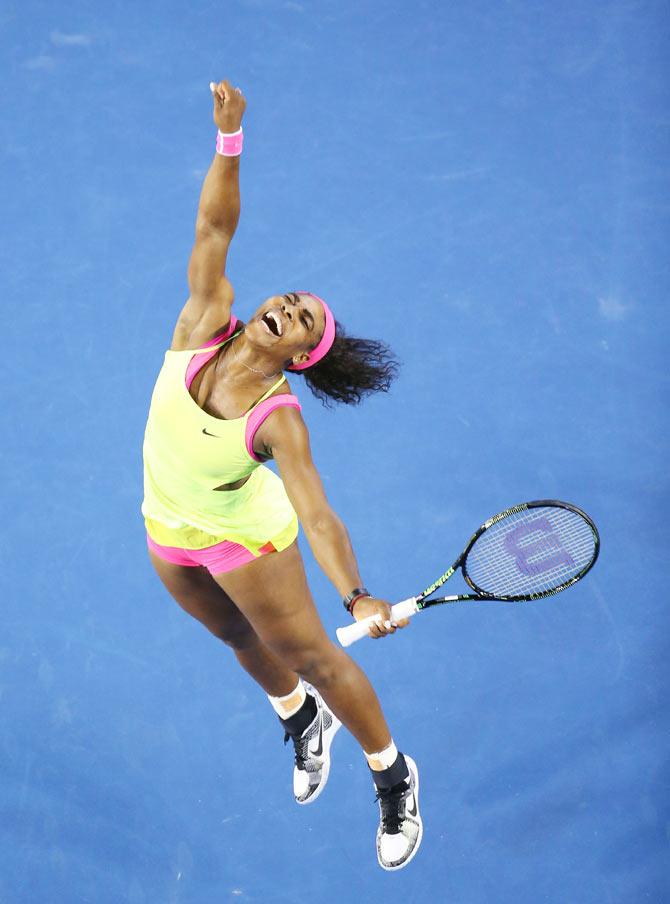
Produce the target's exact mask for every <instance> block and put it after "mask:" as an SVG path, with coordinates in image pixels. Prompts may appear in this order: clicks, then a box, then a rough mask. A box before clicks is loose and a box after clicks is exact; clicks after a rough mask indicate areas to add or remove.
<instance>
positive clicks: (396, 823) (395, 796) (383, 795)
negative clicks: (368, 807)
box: [375, 782, 409, 835]
mask: <svg viewBox="0 0 670 904" xmlns="http://www.w3.org/2000/svg"><path fill="white" fill-rule="evenodd" d="M408 794H409V785H408V783H407V782H401V783H400V784H399V785H394V786H393V788H388V789H386V788H384V789H382V788H378V789H377V796H376V797H375V800H378V801H379V805H380V807H381V820H382V831H383V832H384V834H386V835H398V834H399V832H400V826H401V823H402V822H403V820H404V818H405V800H406V798H407V795H408Z"/></svg>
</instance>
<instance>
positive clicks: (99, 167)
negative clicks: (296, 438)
mask: <svg viewBox="0 0 670 904" xmlns="http://www.w3.org/2000/svg"><path fill="white" fill-rule="evenodd" d="M667 38H668V15H667V6H666V5H665V4H662V3H660V2H621V3H617V2H605V3H593V2H587V3H584V2H575V0H569V2H566V3H561V4H558V5H555V4H549V3H536V2H525V3H524V2H519V0H511V2H506V3H485V2H473V3H468V4H456V3H446V4H445V3H438V2H416V3H401V2H384V3H382V2H360V3H354V2H352V0H342V2H339V3H330V2H323V3H315V2H308V0H301V2H292V0H291V2H289V0H287V2H281V0H265V2H263V0H246V2H242V0H236V2H229V3H226V4H214V3H206V2H203V3H199V2H195V3H191V4H182V3H176V2H162V3H158V2H155V0H153V2H143V3H140V4H135V3H131V2H129V0H119V2H116V3H113V4H90V3H85V2H82V0H73V2H71V3H68V4H64V3H46V2H38V0H27V2H22V3H19V2H18V0H7V2H6V3H5V4H4V5H3V7H2V10H1V11H0V51H1V53H0V58H1V59H2V64H1V65H2V72H3V104H2V114H1V118H0V129H1V132H0V134H1V137H2V142H1V144H0V155H1V157H2V166H1V168H0V171H1V173H2V176H1V178H2V200H3V220H4V225H5V231H4V233H5V234H4V239H3V242H2V243H1V244H0V261H1V263H2V266H1V268H0V274H1V275H0V279H1V280H2V297H3V303H4V318H3V333H4V342H3V348H4V355H3V371H4V379H3V381H2V396H3V404H2V407H1V409H0V418H1V423H2V436H3V443H2V463H3V477H4V479H3V518H2V553H3V556H2V561H3V567H2V571H1V572H0V582H1V584H0V593H1V598H2V601H3V606H2V608H3V627H2V634H1V636H0V713H1V720H0V764H1V765H0V770H1V774H2V780H1V784H0V805H1V814H2V815H1V819H0V901H1V902H2V904H28V902H30V904H36V902H37V904H51V902H63V904H84V902H91V904H122V902H124V904H125V902H128V904H210V902H215V901H216V902H219V901H241V902H245V901H248V902H262V904H293V902H315V904H330V902H342V901H346V902H349V901H360V902H366V904H368V902H370V904H381V902H384V904H400V902H403V904H424V902H440V904H442V902H444V904H447V902H448V904H452V902H453V904H539V902H542V904H643V902H650V904H661V902H665V901H668V900H670V882H669V880H668V872H667V862H668V861H667V858H668V826H669V825H670V813H669V806H668V777H669V776H668V758H667V755H668V747H669V744H668V737H669V728H670V724H669V723H670V719H669V718H668V708H667V661H668V626H669V619H668V616H667V605H668V591H667V584H668V582H667V563H668V555H667V543H668V532H667V526H666V524H667V521H666V516H665V512H666V510H667V501H668V494H667V486H668V478H667V473H668V464H667V463H668V434H669V429H668V416H667V401H668V392H667V390H668V367H667V349H668V313H667V305H668V295H669V291H670V279H669V272H668V270H669V267H668V260H669V257H668V251H667V249H668V200H667V199H668V189H669V185H668V182H669V178H668V176H669V166H668V150H669V142H668V122H669V120H668V110H669V105H668V63H667ZM219 78H230V79H231V80H232V81H233V83H234V84H239V85H241V86H242V87H243V89H244V91H245V94H246V97H247V100H248V107H247V114H246V117H245V134H246V146H245V152H244V158H243V161H242V204H243V210H242V219H241V223H240V228H239V230H238V233H237V236H236V237H235V240H234V244H233V247H232V249H231V253H230V258H229V273H230V278H231V280H232V282H233V283H234V285H235V288H236V294H237V301H236V312H237V315H238V316H240V317H242V318H243V319H244V317H245V316H246V315H248V314H250V313H251V312H252V311H253V310H254V309H255V308H256V306H257V305H258V303H259V302H260V301H262V300H263V299H264V298H266V297H267V296H268V295H270V294H273V293H274V292H276V291H280V292H282V291H287V290H290V289H294V288H304V289H311V290H313V291H314V292H317V293H318V294H320V295H323V297H324V298H326V299H327V300H328V301H329V302H330V303H331V305H332V307H333V309H334V311H335V312H336V314H337V316H338V318H339V319H341V320H342V321H343V322H344V323H345V324H346V325H347V327H348V328H349V330H350V332H352V333H354V334H356V333H358V334H360V335H363V336H371V337H376V338H383V339H385V340H386V341H388V342H389V343H390V344H391V346H392V347H393V348H394V349H395V351H396V352H397V354H398V356H399V357H400V358H401V359H402V362H403V369H402V372H401V375H400V377H399V379H398V381H397V383H396V384H395V385H394V387H393V390H392V392H391V393H390V394H389V395H388V396H382V397H377V398H374V399H371V400H369V401H368V402H367V403H365V404H363V405H362V406H361V408H360V409H347V408H346V407H342V408H339V409H336V410H334V411H332V412H328V411H326V410H324V409H323V408H322V407H321V406H320V405H319V403H318V402H316V401H315V400H313V399H312V398H311V397H310V396H309V394H308V392H307V390H306V388H305V387H304V386H303V384H302V383H301V381H300V379H299V378H295V379H293V381H292V385H293V386H294V389H295V390H296V391H297V392H298V394H299V395H300V397H301V400H302V402H303V411H304V414H305V417H306V419H307V422H308V424H309V426H310V430H311V435H312V443H313V451H314V455H315V459H316V462H317V465H318V466H319V468H320V470H321V473H322V475H323V478H324V481H325V484H326V487H327V491H328V495H329V498H330V500H331V502H332V504H333V507H334V508H335V509H336V511H338V513H339V514H340V515H341V516H342V518H343V520H344V521H345V523H346V524H347V526H348V528H349V531H350V533H351V536H352V539H353V541H354V546H355V549H356V551H357V554H358V558H359V561H360V563H361V570H362V573H363V575H364V580H365V582H366V584H367V585H368V586H369V587H370V588H371V589H374V591H375V592H376V593H378V594H379V595H385V596H386V597H387V598H389V599H391V600H397V599H402V598H404V597H406V596H408V595H410V594H412V593H416V592H418V591H419V590H421V589H422V588H423V586H425V584H426V583H427V582H429V581H431V580H432V579H433V578H434V577H435V576H437V575H438V574H440V573H441V572H442V571H443V570H444V569H445V568H446V567H447V566H448V565H449V564H450V563H451V560H452V559H453V557H454V556H455V555H456V554H457V553H458V552H460V550H461V548H462V546H463V544H464V543H465V541H466V540H467V538H468V537H469V536H470V534H471V533H472V532H473V531H474V529H475V528H476V527H477V526H478V525H479V524H480V523H481V522H482V521H484V520H485V519H486V518H488V517H489V516H490V515H493V514H494V513H495V512H497V511H500V510H501V509H503V508H506V507H507V506H510V505H513V504H515V503H518V502H521V501H524V500H526V499H537V498H559V499H566V500H568V501H571V502H575V503H576V504H578V505H580V506H582V507H583V508H584V509H585V510H586V511H587V512H589V514H590V515H591V516H592V517H593V518H594V520H595V521H596V523H597V524H598V526H599V528H600V532H601V537H602V544H603V546H602V554H601V558H600V561H599V562H598V564H597V566H596V568H595V569H594V571H593V572H592V573H591V574H590V575H589V576H588V577H587V578H586V579H585V580H584V581H583V582H582V583H581V584H579V585H577V586H576V587H575V588H572V589H571V590H569V591H568V592H566V593H565V594H562V595H561V596H558V597H555V598H553V599H549V600H545V601H542V602H536V603H529V604H525V605H520V606H513V605H504V604H499V603H488V604H486V603H484V604H474V605H468V604H464V605H461V606H453V607H447V608H445V609H442V610H434V611H432V612H427V613H425V615H423V616H419V617H418V618H417V619H415V621H414V622H413V624H412V625H411V627H410V628H409V629H407V631H405V632H403V633H402V634H398V635H396V636H395V637H393V638H391V639H388V640H385V641H381V642H377V643H373V642H362V643H360V644H359V645H358V646H356V647H354V648H352V650H353V654H352V655H353V656H354V657H355V658H356V660H357V661H358V662H359V663H360V664H361V665H362V666H363V668H364V669H365V670H366V671H367V673H368V674H369V676H370V678H371V680H372V682H373V684H374V686H375V688H376V689H377V692H378V694H379V696H380V698H381V700H382V703H383V706H384V709H385V712H386V714H387V717H388V719H389V722H390V724H391V726H392V729H393V733H394V737H395V739H396V741H397V743H398V746H399V747H400V748H401V749H402V750H405V751H407V752H408V753H411V755H412V756H413V757H414V758H415V759H416V761H417V763H418V764H419V767H420V770H421V789H422V791H421V802H422V814H423V817H424V824H425V835H424V841H423V846H422V848H421V850H420V852H419V854H418V856H417V858H416V859H415V860H414V861H413V862H412V863H411V864H410V865H409V866H408V868H407V869H406V870H404V871H403V872H400V873H397V874H386V873H384V872H382V870H380V869H379V867H378V865H377V862H376V856H375V849H374V833H375V829H376V825H377V820H378V815H377V805H376V804H375V803H374V791H373V788H372V785H371V782H370V780H369V777H368V774H367V767H366V766H365V764H364V761H363V759H362V756H361V754H360V751H359V749H358V748H357V745H356V743H355V742H354V740H353V738H352V737H351V736H350V735H348V734H347V733H346V732H342V733H341V734H340V735H339V736H338V738H337V740H336V743H335V746H334V762H333V769H332V773H331V779H330V783H329V787H328V788H327V789H326V791H325V792H324V794H323V796H322V797H321V798H320V799H319V801H318V803H316V804H315V805H314V806H313V807H302V808H301V807H297V806H296V805H295V804H294V803H293V799H292V794H291V768H292V760H291V755H290V753H289V749H288V748H287V749H285V748H284V747H283V746H282V734H281V731H280V728H279V726H278V724H277V722H276V719H275V716H274V714H273V712H272V710H271V708H270V706H269V704H268V702H267V700H266V699H265V697H264V695H263V694H262V692H261V691H260V690H259V689H258V688H257V687H256V686H255V685H254V684H253V683H252V681H251V680H250V679H249V678H248V677H247V676H246V675H245V674H244V673H243V672H242V671H241V670H240V668H239V666H238V665H237V663H236V662H235V661H234V658H233V656H232V654H231V653H230V651H229V650H227V648H225V647H224V646H222V645H220V644H218V643H217V642H216V641H215V640H214V639H213V638H212V637H211V636H210V635H209V634H208V633H207V632H206V631H205V629H204V628H202V627H201V626H200V625H199V624H197V623H196V622H194V621H192V620H190V619H189V618H188V617H187V616H186V615H184V614H183V613H182V611H181V610H179V609H178V607H177V605H176V604H175V603H174V602H173V601H172V600H171V599H170V598H169V596H168V595H167V593H166V591H165V590H164V589H163V587H162V585H161V584H160V583H159V581H158V579H157V577H156V575H155V573H154V572H153V570H152V568H151V565H150V563H149V560H148V557H147V554H146V547H145V539H144V530H143V524H142V519H141V516H140V512H139V506H140V503H141V496H142V471H141V446H142V436H143V430H144V423H145V418H146V414H147V410H148V404H149V399H150V395H151V391H152V387H153V382H154V380H155V377H156V375H157V372H158V370H159V368H160V365H161V362H162V359H163V353H164V350H165V349H166V348H167V347H168V346H169V343H170V338H171V335H172V330H173V327H174V322H175V320H176V317H177V314H178V313H179V310H180V309H181V306H182V304H183V302H184V299H185V297H186V262H187V259H188V254H189V251H190V245H191V240H192V234H193V223H194V216H195V211H196V205H197V198H198V193H199V189H200V185H201V182H202V179H203V176H204V174H205V172H206V169H207V167H208V165H209V162H210V159H211V155H212V153H213V146H214V137H215V129H214V126H213V124H212V122H211V113H210V96H209V90H208V83H209V81H210V80H211V79H219ZM302 548H303V552H304V554H305V558H306V562H307V567H308V570H309V575H310V581H311V584H312V588H313V590H314V593H315V596H316V598H317V600H318V604H319V607H320V610H321V612H322V616H323V620H324V623H325V625H326V626H327V628H328V630H329V632H330V633H331V635H332V636H334V631H335V628H336V627H337V626H338V625H339V624H340V623H341V622H342V615H341V613H342V608H341V605H340V602H339V599H338V596H337V594H336V593H335V591H334V589H333V588H332V587H331V586H330V585H329V584H328V582H327V580H326V579H325V577H323V576H322V575H321V573H320V572H319V571H318V569H317V566H316V564H315V562H314V560H313V558H312V557H311V554H310V552H309V550H308V548H307V546H306V543H305V541H304V540H303V541H302ZM460 586H461V585H460V584H459V587H460Z"/></svg>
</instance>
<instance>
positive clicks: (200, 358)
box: [186, 314, 237, 389]
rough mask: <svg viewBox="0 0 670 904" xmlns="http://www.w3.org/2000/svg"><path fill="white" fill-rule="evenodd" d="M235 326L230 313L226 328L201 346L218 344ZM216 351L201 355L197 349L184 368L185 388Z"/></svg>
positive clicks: (226, 337)
mask: <svg viewBox="0 0 670 904" xmlns="http://www.w3.org/2000/svg"><path fill="white" fill-rule="evenodd" d="M236 326H237V317H234V316H233V315H232V314H231V317H230V323H229V324H228V328H227V329H226V331H225V332H224V333H221V335H219V336H215V337H214V338H213V339H210V340H209V342H205V344H204V345H203V346H201V348H203V349H206V348H209V346H210V345H218V344H219V343H220V342H223V341H224V340H225V339H230V337H231V336H232V334H233V332H234V331H235V327H236ZM217 352H218V349H214V351H211V352H209V353H208V354H206V355H203V354H202V352H200V351H197V352H196V353H195V354H194V355H193V357H192V358H191V360H190V361H189V362H188V367H187V368H186V388H187V389H190V388H191V383H192V382H193V380H194V379H195V375H196V374H197V373H198V371H199V370H202V368H203V367H204V366H205V364H207V362H208V361H211V360H212V358H213V357H214V355H215V354H216V353H217Z"/></svg>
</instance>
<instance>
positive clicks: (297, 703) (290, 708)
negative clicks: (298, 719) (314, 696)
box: [268, 680, 307, 719]
mask: <svg viewBox="0 0 670 904" xmlns="http://www.w3.org/2000/svg"><path fill="white" fill-rule="evenodd" d="M306 697H307V691H306V690H305V685H304V684H303V683H302V681H300V680H299V681H298V684H297V685H296V688H295V690H294V691H291V693H290V694H286V696H285V697H271V696H270V694H268V700H269V701H270V703H271V704H272V707H273V709H274V711H275V712H276V713H277V715H278V716H279V717H280V718H281V719H288V718H290V717H291V716H294V715H295V714H296V713H297V712H298V710H299V709H300V707H301V706H302V705H303V703H304V702H305V698H306Z"/></svg>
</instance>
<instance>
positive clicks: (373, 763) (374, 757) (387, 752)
mask: <svg viewBox="0 0 670 904" xmlns="http://www.w3.org/2000/svg"><path fill="white" fill-rule="evenodd" d="M365 759H366V760H367V761H368V766H369V767H370V769H372V770H373V772H381V771H382V769H388V768H389V767H390V766H392V765H393V764H394V763H395V761H396V760H397V759H398V748H397V747H396V746H395V744H394V743H393V741H391V743H390V744H389V745H388V747H385V748H384V749H383V750H380V751H379V753H366V754H365Z"/></svg>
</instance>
